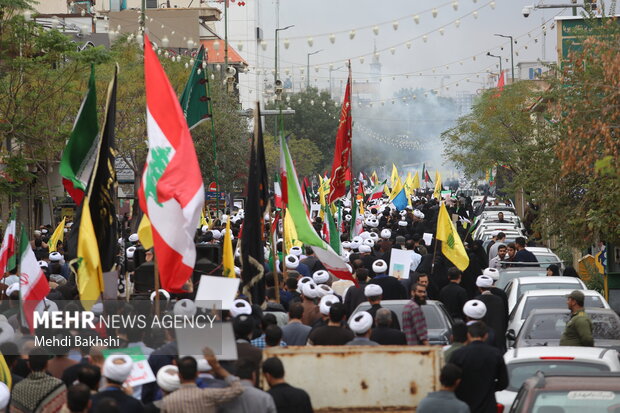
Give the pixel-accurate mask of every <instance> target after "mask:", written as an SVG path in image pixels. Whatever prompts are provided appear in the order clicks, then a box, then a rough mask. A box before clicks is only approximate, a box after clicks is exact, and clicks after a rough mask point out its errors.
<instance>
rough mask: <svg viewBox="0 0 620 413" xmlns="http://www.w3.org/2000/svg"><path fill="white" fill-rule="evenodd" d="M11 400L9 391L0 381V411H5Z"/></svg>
mask: <svg viewBox="0 0 620 413" xmlns="http://www.w3.org/2000/svg"><path fill="white" fill-rule="evenodd" d="M10 398H11V391H10V390H9V388H8V386H7V385H6V384H4V383H3V382H1V381H0V410H2V409H6V406H8V405H9V400H10Z"/></svg>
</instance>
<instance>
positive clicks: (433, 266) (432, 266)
mask: <svg viewBox="0 0 620 413" xmlns="http://www.w3.org/2000/svg"><path fill="white" fill-rule="evenodd" d="M439 208H441V201H440V202H439ZM434 241H435V248H433V262H432V263H431V274H430V275H433V273H434V272H435V258H436V257H437V229H435V238H434Z"/></svg>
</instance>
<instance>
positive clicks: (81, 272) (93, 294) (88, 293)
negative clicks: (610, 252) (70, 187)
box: [77, 196, 103, 311]
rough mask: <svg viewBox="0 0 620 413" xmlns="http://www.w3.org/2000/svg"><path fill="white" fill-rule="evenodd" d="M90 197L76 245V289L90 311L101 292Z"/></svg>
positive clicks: (101, 282) (83, 303)
mask: <svg viewBox="0 0 620 413" xmlns="http://www.w3.org/2000/svg"><path fill="white" fill-rule="evenodd" d="M89 198H90V197H89V196H85V197H84V201H83V204H82V218H81V221H80V229H79V232H78V244H77V262H78V270H77V287H78V292H79V294H80V300H81V301H82V306H83V307H84V308H85V309H86V310H87V311H90V309H91V307H92V306H93V305H94V304H95V301H97V300H98V299H99V296H100V295H101V293H102V292H103V274H102V270H101V258H100V256H99V248H97V237H96V236H95V229H94V227H93V221H92V218H91V215H90V205H89V204H90V199H89Z"/></svg>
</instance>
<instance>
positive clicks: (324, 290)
mask: <svg viewBox="0 0 620 413" xmlns="http://www.w3.org/2000/svg"><path fill="white" fill-rule="evenodd" d="M316 291H317V292H318V294H319V297H325V296H326V295H331V294H334V290H332V287H330V286H329V285H327V284H319V285H317V286H316Z"/></svg>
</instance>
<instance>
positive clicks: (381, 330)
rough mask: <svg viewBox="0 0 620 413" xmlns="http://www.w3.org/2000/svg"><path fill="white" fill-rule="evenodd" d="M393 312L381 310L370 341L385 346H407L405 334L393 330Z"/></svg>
mask: <svg viewBox="0 0 620 413" xmlns="http://www.w3.org/2000/svg"><path fill="white" fill-rule="evenodd" d="M391 323H392V312H391V311H390V310H389V309H387V308H380V309H379V310H377V313H376V314H375V325H376V327H375V328H373V329H372V334H371V335H370V340H372V341H375V342H377V343H379V344H381V345H384V346H390V345H392V346H406V345H407V337H406V336H405V333H403V332H402V331H400V330H397V329H395V328H391V327H390V324H391Z"/></svg>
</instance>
